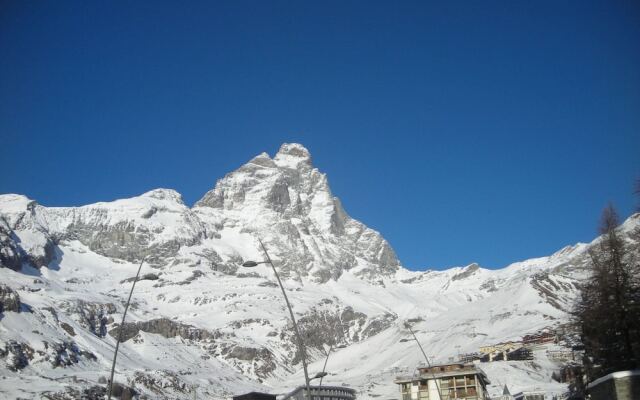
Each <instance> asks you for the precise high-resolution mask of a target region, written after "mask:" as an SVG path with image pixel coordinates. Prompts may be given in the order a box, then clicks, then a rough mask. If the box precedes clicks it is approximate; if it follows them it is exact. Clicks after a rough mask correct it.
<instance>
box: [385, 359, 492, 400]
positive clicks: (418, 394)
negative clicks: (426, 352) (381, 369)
mask: <svg viewBox="0 0 640 400" xmlns="http://www.w3.org/2000/svg"><path fill="white" fill-rule="evenodd" d="M417 372H418V374H416V375H414V376H399V377H397V378H396V380H395V383H397V384H398V385H400V393H401V394H402V400H453V399H466V400H489V395H488V394H487V384H489V383H490V382H489V379H488V378H487V375H486V374H485V373H484V372H483V371H482V370H481V369H480V368H478V367H476V366H475V365H474V364H446V365H434V366H432V367H424V368H418V371H417Z"/></svg>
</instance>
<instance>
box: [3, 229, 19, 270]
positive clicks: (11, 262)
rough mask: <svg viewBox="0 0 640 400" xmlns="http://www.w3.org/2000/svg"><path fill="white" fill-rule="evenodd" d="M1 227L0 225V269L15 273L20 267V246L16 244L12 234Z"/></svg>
mask: <svg viewBox="0 0 640 400" xmlns="http://www.w3.org/2000/svg"><path fill="white" fill-rule="evenodd" d="M2 225H3V224H0V267H5V268H11V269H12V270H14V271H17V270H19V269H20V267H21V266H22V258H21V257H20V246H19V245H18V243H16V240H15V238H14V235H13V232H11V231H10V230H9V228H8V227H7V226H2ZM4 225H6V224H4Z"/></svg>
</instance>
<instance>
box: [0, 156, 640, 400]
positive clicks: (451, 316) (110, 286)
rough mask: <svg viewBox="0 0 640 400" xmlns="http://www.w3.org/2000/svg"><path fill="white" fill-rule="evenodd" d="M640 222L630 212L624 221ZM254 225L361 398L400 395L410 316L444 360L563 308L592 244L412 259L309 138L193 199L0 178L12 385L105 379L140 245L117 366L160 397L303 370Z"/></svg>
mask: <svg viewBox="0 0 640 400" xmlns="http://www.w3.org/2000/svg"><path fill="white" fill-rule="evenodd" d="M639 223H640V215H635V216H633V217H631V218H630V219H629V220H627V221H626V223H625V225H624V226H623V230H624V231H625V232H629V231H630V230H631V229H634V228H635V227H637V226H638V225H639ZM258 238H261V239H262V240H263V241H264V243H265V245H266V247H267V249H268V250H269V252H270V255H271V257H272V258H273V259H274V262H275V264H276V266H277V268H278V269H279V271H280V272H281V274H282V277H283V283H284V285H285V287H286V288H287V290H288V292H289V297H290V299H291V302H292V303H293V305H294V310H295V312H296V314H297V319H298V322H299V324H300V326H301V329H302V330H303V336H304V340H305V343H306V345H307V347H308V352H309V356H310V358H311V359H312V362H311V363H310V366H309V370H310V373H311V374H315V372H318V371H320V370H322V366H323V363H324V361H325V360H324V351H325V349H326V348H328V346H330V345H344V347H343V348H340V349H337V350H336V351H335V352H334V353H332V355H331V357H330V359H329V361H328V364H327V371H328V372H329V376H327V377H326V378H325V380H324V382H323V383H326V384H337V385H341V384H347V385H349V386H351V387H354V388H356V389H357V390H358V391H359V394H358V396H359V398H363V399H366V398H378V397H380V398H385V399H386V398H398V396H397V393H396V391H397V388H396V386H395V385H394V384H393V378H394V376H395V374H397V373H407V372H408V373H411V372H413V369H414V368H415V367H416V366H417V365H419V364H420V363H421V362H422V361H423V360H422V356H421V354H420V353H419V351H418V348H417V346H416V343H415V342H414V341H412V340H408V339H409V338H410V335H409V334H408V332H407V331H406V330H405V328H404V327H403V326H404V322H405V321H407V320H411V321H412V323H413V326H414V329H416V330H417V335H418V338H419V340H420V341H421V343H422V344H423V345H424V346H425V350H426V352H427V354H429V355H433V356H434V358H435V360H436V361H443V362H446V361H447V360H448V359H449V358H450V357H455V356H456V355H457V354H459V353H471V352H475V351H477V350H478V348H479V347H480V346H483V345H487V344H492V343H498V342H501V341H506V340H512V339H519V338H520V337H522V336H523V335H525V334H529V333H533V332H536V331H538V330H540V329H541V328H544V327H554V326H558V325H561V324H563V323H565V322H566V320H567V314H566V311H567V310H568V309H570V307H571V306H572V303H573V300H574V298H575V296H576V293H577V289H576V283H577V282H578V281H579V280H581V279H583V278H584V276H585V271H584V266H585V265H586V262H587V250H588V248H589V246H590V245H587V244H579V245H576V246H572V247H567V248H564V249H562V250H560V251H559V252H558V253H556V254H553V255H551V256H549V257H543V258H539V259H533V260H527V261H523V262H520V263H516V264H513V265H510V266H508V267H506V268H504V269H501V270H487V269H483V268H481V267H479V266H478V265H475V264H472V265H470V266H467V267H459V268H452V269H449V270H445V271H426V272H411V271H408V270H406V269H404V268H403V267H402V266H401V265H400V262H399V261H398V258H397V257H396V254H395V252H394V251H393V249H392V248H391V247H390V245H389V244H388V243H387V242H386V241H385V240H384V238H383V237H382V236H381V235H380V234H379V233H378V232H376V231H374V230H372V229H370V228H368V227H366V226H365V225H364V224H362V223H360V222H358V221H356V220H354V219H352V218H351V217H349V215H348V214H347V213H346V212H345V210H344V209H343V207H342V205H341V203H340V201H339V200H338V199H337V198H335V197H334V196H333V194H332V193H331V190H330V188H329V184H328V181H327V178H326V176H325V175H324V174H322V173H321V172H320V171H318V170H317V169H316V168H314V167H313V165H312V161H311V156H310V155H309V152H308V151H307V150H306V149H305V148H304V147H302V146H301V145H297V144H284V145H283V146H282V147H281V149H280V151H279V152H278V154H276V156H275V157H273V158H271V157H269V155H267V154H265V153H263V154H260V155H258V156H257V157H255V158H253V159H252V160H251V161H249V162H248V163H246V164H245V165H243V166H241V167H240V168H239V169H238V170H236V171H234V172H232V173H230V174H228V175H226V176H225V177H224V178H222V179H220V180H219V181H218V182H217V184H216V185H215V187H214V188H213V189H212V190H211V191H209V192H207V193H206V194H205V195H204V197H203V198H202V199H201V200H200V201H198V202H197V203H196V204H195V206H193V207H191V208H190V207H188V206H187V205H185V204H184V203H183V201H182V199H181V196H180V195H179V194H178V193H176V192H175V191H173V190H168V189H157V190H154V191H151V192H148V193H145V194H143V195H141V196H139V197H135V198H131V199H123V200H117V201H113V202H109V203H96V204H91V205H87V206H83V207H74V208H71V207H69V208H65V207H55V208H54V207H44V206H41V205H39V204H38V203H36V202H35V201H33V200H30V199H28V198H26V197H24V196H21V195H14V194H7V195H0V263H1V268H0V304H1V306H0V371H1V372H2V373H1V375H2V379H0V397H3V398H5V397H6V398H18V397H20V398H40V397H41V396H42V395H43V394H44V393H48V394H49V395H53V394H57V395H58V396H59V398H67V397H68V398H80V396H82V395H84V396H86V397H92V396H94V397H95V396H98V395H99V394H100V393H104V387H105V384H104V379H105V378H106V377H108V375H109V370H110V367H111V360H112V356H113V350H114V346H115V339H114V335H115V332H116V331H117V329H116V328H117V326H118V324H119V322H120V320H121V318H122V312H123V310H124V304H125V302H126V299H127V296H128V294H129V290H130V289H131V284H132V277H133V276H134V275H135V273H136V271H137V268H138V265H139V263H140V261H141V260H142V259H143V257H147V258H146V261H145V263H144V264H143V267H142V273H141V280H140V281H139V282H138V283H137V284H136V288H135V292H134V294H133V299H132V306H131V308H130V309H129V313H128V314H127V322H126V324H125V327H124V328H123V329H124V339H125V340H124V343H122V344H121V346H120V352H119V356H118V363H117V368H116V381H117V382H121V383H122V384H124V385H126V386H129V387H133V388H135V390H136V391H137V392H138V393H141V394H144V395H146V396H147V397H148V398H167V397H169V398H185V399H186V398H193V391H196V393H197V397H198V398H207V399H223V398H228V397H230V396H232V395H235V394H240V393H244V392H248V391H251V390H261V391H268V392H274V393H282V392H285V391H287V390H289V389H291V388H292V387H293V386H297V385H299V384H301V383H302V382H303V381H304V379H303V375H302V371H301V367H302V365H301V362H300V354H298V352H297V349H296V346H295V341H294V338H293V336H292V329H291V326H290V322H289V320H288V318H287V312H286V308H285V304H284V301H283V299H282V296H281V293H280V291H279V288H278V286H277V283H276V280H275V277H274V275H273V272H272V271H271V270H270V269H269V267H267V266H265V265H264V264H262V265H259V266H258V267H255V268H252V269H245V268H242V267H241V264H242V263H243V262H244V261H247V260H256V261H260V260H263V259H264V256H263V254H262V253H261V252H260V247H259V244H258V241H257V239H258ZM18 296H19V301H18V299H17V297H18ZM1 307H3V309H2V308H1ZM485 366H486V367H485ZM556 367H557V365H555V364H554V363H553V362H552V361H550V360H546V359H545V358H544V357H543V356H541V357H540V358H538V359H536V363H531V362H529V363H514V362H502V363H491V364H483V368H485V371H486V372H487V374H488V375H489V378H490V379H492V380H493V381H494V382H497V383H498V384H504V383H509V385H510V387H511V388H512V391H513V390H515V391H519V390H524V389H531V388H533V387H535V386H540V385H542V386H544V387H547V388H550V389H552V390H557V391H559V392H561V391H562V390H564V388H563V386H562V385H560V384H557V383H552V382H551V380H550V376H551V373H552V371H553V369H554V368H556ZM507 381H509V382H507ZM492 390H494V391H499V390H501V387H499V385H496V387H494V388H492ZM65 396H66V397H65Z"/></svg>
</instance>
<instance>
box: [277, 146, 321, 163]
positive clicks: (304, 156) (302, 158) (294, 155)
mask: <svg viewBox="0 0 640 400" xmlns="http://www.w3.org/2000/svg"><path fill="white" fill-rule="evenodd" d="M273 160H274V161H275V163H276V164H278V166H280V167H284V168H297V167H298V166H300V164H301V163H302V164H304V165H306V166H311V165H312V160H311V154H310V153H309V150H307V149H306V147H304V146H303V145H301V144H298V143H284V144H282V146H280V150H278V153H276V156H275V157H274V159H273Z"/></svg>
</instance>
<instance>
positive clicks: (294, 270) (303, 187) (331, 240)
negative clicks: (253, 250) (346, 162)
mask: <svg viewBox="0 0 640 400" xmlns="http://www.w3.org/2000/svg"><path fill="white" fill-rule="evenodd" d="M311 160H312V158H311V154H310V153H309V151H308V150H307V149H306V148H305V147H304V146H302V145H301V144H297V143H285V144H283V145H282V146H281V147H280V150H279V151H278V153H277V154H276V155H275V156H274V157H273V158H270V157H269V156H268V154H266V153H261V154H260V155H258V156H256V157H254V158H253V159H252V160H250V161H249V162H248V163H246V164H244V165H243V166H242V167H240V168H239V169H237V170H236V171H234V172H231V173H229V174H227V175H226V176H225V177H224V178H222V179H221V180H219V181H218V182H217V183H216V186H215V188H214V189H212V190H210V191H209V192H207V193H206V194H205V195H204V197H203V198H202V199H201V200H200V201H198V202H197V203H196V205H195V208H194V209H195V210H196V211H198V212H202V213H208V215H211V214H210V213H212V212H213V213H214V214H215V215H216V216H217V221H218V228H222V231H223V232H224V231H225V230H228V229H238V228H240V229H241V230H242V231H243V232H252V233H254V234H255V235H257V236H259V237H262V238H264V239H265V241H266V242H269V246H270V248H273V249H274V250H276V252H277V253H279V254H281V255H282V256H281V257H280V258H282V259H286V260H289V261H287V263H288V264H287V265H285V266H284V269H285V273H286V272H287V270H288V272H289V273H290V274H291V275H292V276H295V277H298V278H299V279H302V278H303V277H305V276H307V277H310V278H311V279H312V280H315V281H320V282H325V281H327V280H329V279H337V278H339V277H340V276H341V275H342V273H343V272H344V271H346V270H350V269H352V268H353V269H354V271H356V272H358V273H359V274H360V275H362V276H366V277H368V278H375V277H380V276H381V275H389V274H392V273H394V272H395V270H396V269H397V268H398V267H399V265H400V262H399V261H398V259H397V257H396V255H395V252H394V251H393V249H391V246H389V244H388V243H387V242H386V241H385V240H384V239H383V238H382V237H381V235H380V234H379V233H378V232H375V231H373V230H371V229H369V228H368V227H366V226H365V225H364V224H362V223H360V222H358V221H356V220H354V219H352V218H351V217H350V216H349V215H348V214H347V212H346V211H345V210H344V208H343V206H342V204H341V202H340V200H338V198H336V197H334V196H333V194H332V192H331V189H330V187H329V183H328V180H327V177H326V175H325V174H323V173H321V172H320V171H319V170H318V169H317V168H314V167H313V165H312V162H311ZM203 207H206V208H207V210H208V211H207V210H205V209H203ZM276 232H277V234H275V233H276ZM222 235H223V237H224V233H222Z"/></svg>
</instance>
